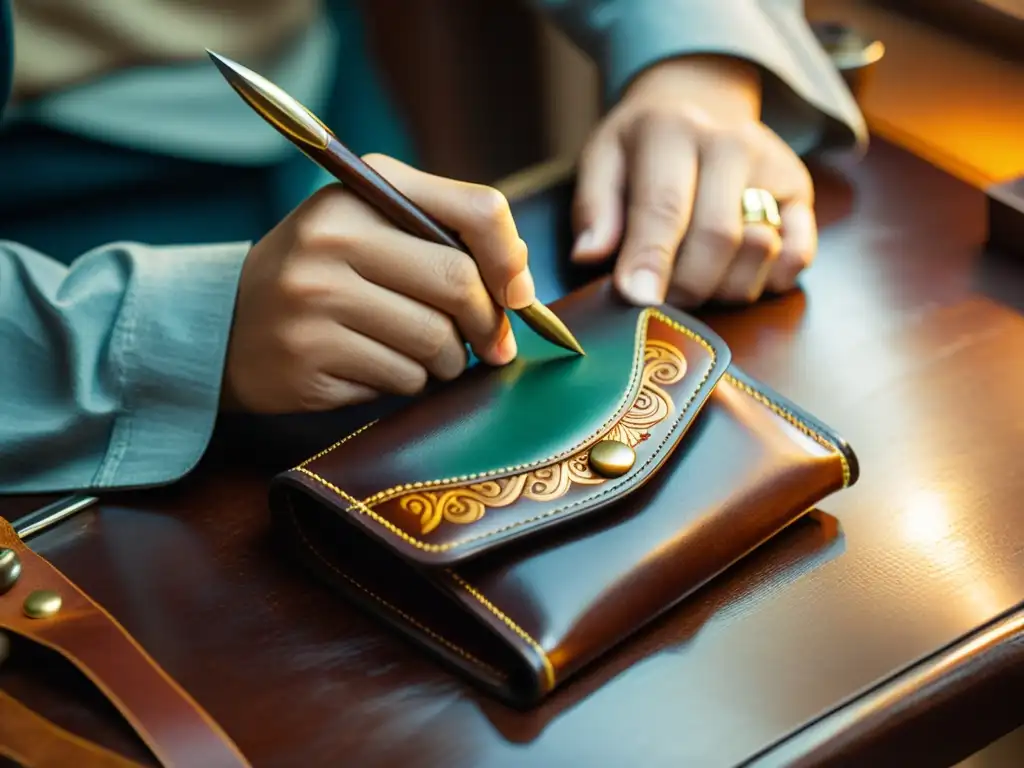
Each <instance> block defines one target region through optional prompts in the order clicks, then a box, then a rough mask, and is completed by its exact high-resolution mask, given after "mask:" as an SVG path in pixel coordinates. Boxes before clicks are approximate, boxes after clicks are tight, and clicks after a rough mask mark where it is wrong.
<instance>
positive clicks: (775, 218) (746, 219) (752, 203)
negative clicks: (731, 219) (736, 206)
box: [741, 187, 782, 229]
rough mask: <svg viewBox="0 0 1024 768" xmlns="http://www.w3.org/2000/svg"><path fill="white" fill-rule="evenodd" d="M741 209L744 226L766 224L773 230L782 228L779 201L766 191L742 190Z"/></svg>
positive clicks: (756, 189) (752, 188)
mask: <svg viewBox="0 0 1024 768" xmlns="http://www.w3.org/2000/svg"><path fill="white" fill-rule="evenodd" d="M741 207H742V210H743V223H744V224H767V225H768V226H770V227H775V229H781V228H782V216H781V215H780V214H779V201H778V200H776V199H775V195H773V194H772V193H771V192H769V191H768V190H767V189H758V188H756V187H748V188H747V189H745V190H743V198H742V202H741Z"/></svg>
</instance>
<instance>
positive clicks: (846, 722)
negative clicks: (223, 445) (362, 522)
mask: <svg viewBox="0 0 1024 768" xmlns="http://www.w3.org/2000/svg"><path fill="white" fill-rule="evenodd" d="M843 174H845V176H844V175H843ZM536 178H537V177H536V176H534V179H536ZM818 180H819V193H818V197H819V201H820V205H819V210H820V215H821V218H822V221H823V223H824V224H825V229H824V231H823V234H822V239H821V256H820V259H819V261H818V263H817V264H816V265H815V266H814V268H813V269H812V270H811V271H810V273H809V274H808V275H807V278H806V280H805V283H804V284H805V288H806V293H802V294H801V293H798V294H793V295H790V296H787V297H785V298H781V299H778V300H774V301H766V302H764V303H762V304H760V305H759V306H756V307H754V308H751V309H749V310H745V311H736V312H729V313H726V312H722V313H717V314H709V315H707V316H706V319H707V320H708V321H709V322H710V323H711V324H712V325H713V326H714V327H715V328H716V329H717V330H718V331H719V332H720V333H721V334H722V335H723V336H724V337H725V339H726V340H727V341H728V342H729V343H730V344H731V345H732V347H733V350H734V354H735V359H737V361H738V362H739V364H740V365H742V366H743V367H744V368H746V369H747V370H749V371H750V372H751V373H752V374H754V375H757V376H760V377H762V378H763V379H764V380H765V381H766V382H767V383H768V384H769V385H770V386H772V387H774V388H776V389H778V390H780V391H781V392H782V393H783V394H785V395H787V396H789V397H791V398H793V399H794V400H796V401H798V402H800V403H801V404H803V405H805V406H806V407H807V408H809V409H810V410H811V411H812V412H813V413H815V414H816V415H819V416H820V417H821V418H823V419H824V420H825V421H827V422H828V423H830V424H831V425H833V426H835V427H836V428H837V429H838V430H840V431H841V432H843V433H844V434H845V436H846V437H847V438H848V439H849V440H850V442H851V443H852V445H853V446H854V447H855V449H856V450H857V452H858V454H859V457H860V461H861V470H862V475H861V480H860V482H859V483H858V485H856V486H855V487H854V488H853V489H850V490H849V491H847V492H844V493H841V494H839V495H837V496H835V497H833V498H832V499H830V500H828V502H827V503H826V504H824V505H823V507H824V510H823V514H821V515H818V516H816V517H815V518H814V519H811V520H806V521H805V522H803V523H802V524H799V525H797V526H796V527H794V528H792V529H790V530H789V531H787V532H786V533H785V534H783V535H782V536H780V537H779V538H778V539H777V540H775V541H773V542H771V543H769V544H768V545H766V546H765V547H764V548H763V549H761V550H759V551H758V552H756V553H754V554H753V555H752V556H750V557H749V558H748V559H747V560H746V561H745V562H743V563H742V564H740V565H739V566H738V567H736V568H734V569H733V570H732V571H730V572H729V573H727V574H725V575H724V576H723V577H721V578H719V579H718V580H717V581H716V582H715V583H713V584H712V585H710V586H709V587H708V588H706V589H704V590H702V591H701V592H700V593H698V594H697V595H695V596H694V597H693V598H692V599H690V600H688V601H686V603H685V604H684V605H682V606H680V607H679V608H678V609H677V610H675V611H672V612H671V613H670V614H669V615H667V616H666V617H664V619H663V620H662V621H660V622H658V623H657V624H656V625H655V626H653V627H651V628H650V629H649V630H647V631H644V632H642V633H641V634H640V635H639V636H638V637H637V638H635V639H634V640H632V641H631V642H628V643H627V644H626V645H624V646H623V647H622V648H621V649H619V650H618V651H616V652H615V653H613V654H612V655H611V656H609V657H608V658H606V659H604V660H603V661H602V662H601V663H600V664H598V665H596V666H595V667H594V668H593V669H592V670H591V671H590V672H589V673H588V674H586V675H584V676H583V677H582V678H580V679H578V680H577V681H575V682H574V683H572V684H570V685H569V686H567V687H566V688H565V689H564V690H563V691H561V692H560V693H559V694H557V695H556V696H555V698H553V699H552V700H551V701H550V702H549V703H547V704H546V705H545V706H543V707H542V708H540V709H539V710H537V711H534V712H529V713H517V712H512V711H510V710H507V709H505V708H504V707H502V706H499V705H497V704H495V703H493V702H491V701H488V700H485V699H481V698H480V697H479V696H478V695H476V694H474V693H472V692H471V691H469V690H468V689H467V688H466V687H464V686H463V685H462V684H461V683H459V682H458V681H457V680H455V679H453V678H452V677H450V676H449V675H448V674H445V673H444V672H442V671H441V670H440V669H438V668H437V667H436V666H435V665H434V664H433V663H432V662H431V661H430V660H429V659H428V658H427V657H425V656H424V655H422V654H421V653H419V652H418V651H417V650H415V649H414V648H412V647H411V646H409V645H407V644H406V643H405V642H404V641H402V640H400V639H398V638H396V637H395V636H393V635H392V634H390V633H388V632H387V631H385V630H383V629H382V628H381V627H380V626H379V625H378V624H377V623H376V622H375V621H373V620H371V619H370V618H367V617H364V616H363V615H361V614H359V613H357V612H355V611H354V610H351V609H350V608H349V607H348V606H347V605H346V604H345V603H343V602H342V601H340V600H339V599H337V598H336V597H334V596H333V595H331V594H330V593H328V592H327V591H326V590H325V589H323V588H321V587H320V586H319V585H317V584H314V583H311V582H310V581H309V580H308V579H307V577H306V575H305V572H304V571H300V570H299V569H297V568H295V567H293V566H292V565H291V564H289V563H287V562H285V561H283V560H282V559H281V558H280V556H279V553H278V552H277V551H276V548H275V543H274V541H273V540H272V538H270V537H269V536H268V534H267V505H266V499H265V486H266V474H265V473H264V472H262V471H260V470H258V469H255V468H254V466H253V465H252V464H249V465H248V466H246V465H240V464H239V463H238V462H237V461H232V460H230V455H229V453H226V452H225V451H222V450H221V449H212V450H211V452H210V454H209V455H208V456H207V459H206V461H205V462H204V464H203V465H202V466H201V467H200V468H199V469H198V470H197V471H196V472H195V474H194V475H193V476H192V477H191V478H190V479H189V480H188V481H187V482H184V483H182V484H181V485H179V486H177V487H175V488H172V489H167V490H164V491H160V492H152V493H140V494H132V495H126V496H121V497H112V498H109V499H107V500H106V501H105V502H104V503H103V504H102V505H100V506H99V507H98V508H96V509H94V510H92V511H89V512H86V513H83V514H82V515H81V516H79V517H77V518H75V519H73V520H71V521H68V522H66V523H65V524H63V525H62V526H60V527H59V528H57V529H55V530H53V531H52V532H49V533H47V534H44V535H43V536H41V537H39V538H38V539H36V540H34V542H33V546H34V547H35V548H36V549H37V550H38V551H40V552H42V553H44V554H45V555H46V556H48V557H49V558H50V559H51V560H52V561H53V562H54V563H55V564H57V565H58V566H59V567H60V568H62V569H63V570H64V572H65V573H66V574H68V575H69V576H70V577H71V578H73V579H74V580H76V581H77V582H78V583H79V584H80V585H81V586H82V587H83V588H84V589H86V590H87V591H89V592H90V593H91V594H92V595H94V596H95V597H96V598H97V599H99V600H100V601H101V602H102V603H104V604H105V605H106V607H107V608H108V609H109V610H111V611H112V612H113V613H114V615H116V616H117V617H118V618H120V619H121V620H122V621H123V622H124V624H125V625H126V626H127V628H128V629H129V630H130V631H131V632H133V633H134V634H135V636H136V637H137V638H138V639H139V640H140V641H141V642H142V643H143V645H145V646H146V647H147V648H148V649H149V650H150V652H151V653H152V654H153V655H154V656H155V657H156V658H157V660H158V661H160V662H161V663H162V664H163V665H164V666H165V667H166V668H167V670H168V671H169V672H171V674H173V675H174V676H175V677H177V679H178V680H179V681H180V682H181V683H182V684H183V685H184V686H185V687H186V688H187V689H188V690H190V691H191V692H192V693H193V694H194V695H195V697H196V698H197V699H198V700H199V701H200V702H201V703H202V704H203V705H204V706H205V707H207V708H208V710H209V711H210V713H211V714H212V715H213V716H214V717H215V718H217V719H218V720H219V721H220V722H221V724H222V725H223V726H224V727H225V729H226V730H227V731H228V733H230V734H231V735H232V736H233V737H234V738H235V739H236V740H237V742H238V744H239V745H240V747H241V748H242V749H243V751H244V752H245V753H246V754H247V755H248V756H249V757H250V758H251V759H252V760H253V762H254V763H255V765H257V766H297V765H301V766H340V765H353V766H360V768H373V767H375V766H388V765H401V766H408V767H410V768H413V767H415V766H452V767H453V768H454V767H457V766H482V767H487V768H489V767H490V766H520V765H531V766H533V765H537V766H562V765H595V766H597V765H602V766H603V765H616V766H620V765H629V764H636V765H644V766H656V767H658V768H660V767H661V766H691V765H692V766H700V767H701V768H703V767H704V766H730V765H737V764H753V765H758V766H761V765H764V766H768V765H779V764H793V763H792V761H793V760H795V759H798V758H801V760H800V761H798V762H797V763H796V764H800V765H810V764H818V763H819V762H820V760H821V758H822V756H823V755H836V754H840V755H843V756H844V757H845V758H847V759H848V760H849V761H850V762H851V763H855V764H858V765H881V764H886V763H896V764H904V765H905V764H907V757H908V756H910V755H913V760H912V764H913V765H914V766H915V768H916V766H926V765H933V764H935V765H948V764H950V763H951V762H953V761H955V760H956V759H958V758H961V757H964V756H966V755H968V754H970V753H971V752H973V751H975V750H976V749H978V748H979V747H980V746H982V745H983V744H984V743H986V742H988V741H989V740H991V739H992V738H994V737H996V736H998V735H999V734H1001V733H1003V732H1005V731H1008V730H1010V729H1011V728H1013V727H1014V726H1016V725H1018V724H1019V723H1022V722H1024V701H1022V698H1021V697H1020V695H1019V692H1020V690H1021V686H1022V683H1024V673H1022V666H1024V629H1022V627H1024V610H1022V606H1024V554H1022V553H1024V516H1022V515H1021V513H1020V504H1021V498H1022V497H1024V473H1022V472H1021V471H1020V463H1021V457H1020V448H1021V446H1022V445H1024V416H1022V413H1024V410H1022V409H1021V406H1020V401H1021V392H1024V318H1022V316H1021V314H1020V313H1021V310H1022V309H1024V265H1022V264H1020V263H1019V262H1018V263H1012V262H1009V261H1007V262H1001V261H998V260H995V259H989V258H986V257H985V256H983V254H982V253H981V252H980V249H979V243H980V242H981V241H982V238H983V234H984V200H983V196H982V194H981V193H980V192H978V191H976V190H974V189H972V188H970V187H969V186H967V185H965V184H962V183H960V182H957V181H955V180H953V179H952V178H950V177H948V176H946V175H944V174H942V173H941V172H939V171H937V170H935V169H934V168H932V167H930V166H928V165H926V164H925V163H923V162H922V161H920V160H916V159H914V158H912V157H910V156H909V155H907V154H905V153H904V152H902V151H900V150H896V149H894V148H893V147H891V146H889V145H886V144H885V143H883V142H876V144H875V145H874V147H873V148H872V149H871V151H870V154H869V156H868V157H867V159H866V161H864V163H863V164H862V165H860V166H856V167H850V168H840V169H839V170H838V171H820V172H818ZM528 181H529V178H525V179H524V178H520V179H519V181H518V182H517V183H518V184H519V188H520V190H522V189H523V188H524V186H525V185H526V184H527V182H528ZM568 200H569V190H568V188H567V187H565V186H558V187H555V188H552V189H550V190H548V191H542V192H539V193H537V194H533V195H532V196H528V197H527V198H525V199H523V200H520V201H519V202H518V203H517V205H516V207H517V216H518V221H519V223H520V227H521V231H522V233H523V235H524V237H525V238H526V239H527V241H528V242H529V243H530V245H531V249H532V251H533V253H534V258H535V259H539V258H541V257H542V255H543V252H548V253H549V254H551V253H555V252H557V253H564V252H565V250H566V245H567V243H568V242H569V233H568V230H567V227H566V219H567V209H566V206H567V204H568ZM549 287H550V286H548V288H549ZM253 447H254V446H252V445H250V446H247V448H248V449H253ZM4 503H5V502H0V508H4V507H3V504H4ZM7 508H8V509H9V508H10V507H7ZM75 680H76V679H75V678H73V677H72V676H70V675H69V674H68V673H67V671H66V670H64V669H63V668H50V669H49V670H46V669H45V668H44V666H43V665H42V664H40V665H37V666H31V665H26V664H24V663H21V664H19V663H18V660H17V659H16V658H14V659H12V660H11V661H10V662H9V663H8V666H6V667H4V668H3V669H2V670H0V687H3V688H4V689H5V690H8V691H9V692H11V693H13V694H14V695H16V696H18V697H19V698H21V699H22V700H24V701H25V702H26V703H29V704H30V705H31V706H33V707H35V708H36V709H38V710H39V711H41V712H43V713H44V714H46V715H48V716H50V717H51V718H53V719H55V720H57V721H58V722H59V723H61V724H63V725H65V726H66V727H71V728H73V729H75V730H78V731H80V732H82V733H85V734H88V735H90V736H92V737H93V738H96V739H97V740H102V741H103V742H104V743H106V744H108V745H111V746H115V747H119V748H121V749H124V750H130V749H132V748H133V747H134V746H135V745H134V743H133V742H132V741H130V740H126V739H125V735H124V729H119V728H116V727H114V725H113V724H115V723H116V721H114V720H113V719H112V718H110V717H109V708H108V707H103V706H99V707H97V708H96V709H94V711H93V712H92V713H90V712H89V711H88V709H87V707H85V706H83V702H84V703H86V704H89V703H91V704H92V705H93V706H94V707H96V706H97V705H96V702H97V701H98V699H97V697H96V696H95V695H94V694H92V693H91V691H90V690H89V689H87V688H86V687H84V686H75V685H73V683H74V682H75ZM71 694H73V697H71V696H70V695H71ZM896 749H898V750H899V752H895V751H894V750H896ZM883 758H885V759H883ZM831 764H832V765H835V764H837V763H835V762H833V763H831ZM843 764H845V763H843Z"/></svg>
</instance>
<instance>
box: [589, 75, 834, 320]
mask: <svg viewBox="0 0 1024 768" xmlns="http://www.w3.org/2000/svg"><path fill="white" fill-rule="evenodd" d="M760 94H761V87H760V81H759V78H758V72H757V70H756V69H755V68H754V67H752V66H750V65H748V64H746V63H744V62H740V61H736V60H731V59H727V58H721V57H704V56H700V57H697V56H694V57H686V58H681V59H675V60H672V61H667V62H663V63H661V64H658V65H655V66H654V67H652V68H651V69H649V70H647V71H646V72H645V73H644V74H642V75H641V76H640V77H639V78H637V79H636V80H635V81H634V82H633V84H632V85H631V87H630V88H629V89H628V90H627V92H626V94H625V95H624V97H623V98H622V100H621V101H620V102H619V104H618V105H617V106H616V107H615V108H614V109H613V110H612V111H611V112H610V113H609V115H608V117H607V118H606V119H605V120H604V121H603V123H602V124H601V125H599V126H598V128H597V129H596V131H595V132H594V134H593V136H592V137H591V138H590V140H589V142H588V144H587V146H586V148H585V149H584V152H583V156H582V159H581V163H580V171H579V181H578V186H577V194H576V200H575V208H574V218H575V226H576V230H577V233H578V237H577V242H576V245H575V247H574V250H573V256H572V258H573V260H574V261H577V262H596V261H601V260H604V259H606V258H608V257H609V256H610V255H611V254H612V253H613V252H614V251H615V249H616V248H617V247H618V246H619V244H620V242H621V249H620V252H619V257H618V259H617V262H616V265H615V284H616V286H617V287H618V289H619V291H620V292H621V293H622V294H623V295H624V296H625V297H626V298H627V299H629V300H631V301H633V302H635V303H637V304H641V305H648V304H658V303H661V302H662V301H664V300H666V299H667V300H668V301H670V302H672V303H674V304H677V305H678V306H681V307H685V308H691V307H695V306H697V305H700V304H702V303H703V302H705V301H707V300H709V299H717V300H720V301H727V302H751V301H755V300H756V299H758V298H759V297H760V296H761V295H762V293H763V292H764V291H765V290H769V291H775V292H781V291H785V290H789V289H790V288H792V287H793V286H794V285H795V284H796V279H797V276H798V275H799V274H800V272H801V271H802V270H804V269H805V268H807V267H808V266H809V265H810V264H811V261H812V259H813V258H814V254H815V250H816V248H817V227H816V224H815V219H814V210H813V202H814V197H813V194H814V193H813V187H812V183H811V178H810V174H809V173H808V172H807V169H806V167H805V166H804V164H803V163H802V162H801V161H800V159H799V158H798V157H797V156H796V155H795V154H794V153H793V152H792V150H790V148H789V147H788V146H787V145H786V144H785V143H784V142H783V141H782V140H781V139H780V138H779V137H778V136H777V135H776V134H775V133H773V132H772V131H771V130H770V129H768V128H767V127H766V126H765V125H763V124H762V123H761V122H760V120H759V115H760V98H761V97H760ZM746 187H762V188H764V189H767V190H768V191H769V192H771V193H772V194H773V195H774V196H775V198H776V199H777V200H778V202H779V207H780V210H781V215H782V228H781V232H779V231H776V230H775V229H774V228H773V227H771V226H769V225H766V224H747V225H744V223H743V221H742V218H741V209H740V199H741V195H742V193H743V190H744V188H746ZM623 230H624V231H623ZM623 235H624V237H623Z"/></svg>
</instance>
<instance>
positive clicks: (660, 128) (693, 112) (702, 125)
mask: <svg viewBox="0 0 1024 768" xmlns="http://www.w3.org/2000/svg"><path fill="white" fill-rule="evenodd" d="M709 122H710V121H709V120H708V118H707V116H706V115H705V113H704V112H703V111H702V110H700V109H698V108H696V107H688V108H687V109H684V110H679V109H666V108H660V107H652V108H649V109H647V110H645V111H644V112H643V114H641V115H639V116H638V117H637V118H636V121H635V122H634V127H635V130H636V131H637V134H638V135H639V136H651V135H655V134H666V133H674V134H684V135H699V134H701V133H703V132H704V131H705V130H706V129H707V128H708V125H709Z"/></svg>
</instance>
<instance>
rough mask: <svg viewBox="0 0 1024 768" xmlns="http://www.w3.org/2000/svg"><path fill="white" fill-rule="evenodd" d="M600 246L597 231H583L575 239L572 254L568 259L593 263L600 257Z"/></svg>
mask: <svg viewBox="0 0 1024 768" xmlns="http://www.w3.org/2000/svg"><path fill="white" fill-rule="evenodd" d="M600 246H601V243H600V238H599V232H598V231H597V229H595V228H590V229H585V230H583V231H582V232H580V235H579V237H577V238H576V243H575V244H574V245H573V247H572V253H571V254H570V256H569V258H570V259H571V260H572V261H584V262H586V261H595V260H597V259H599V258H600V257H601V256H602V254H601V253H600V251H599V249H600Z"/></svg>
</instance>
